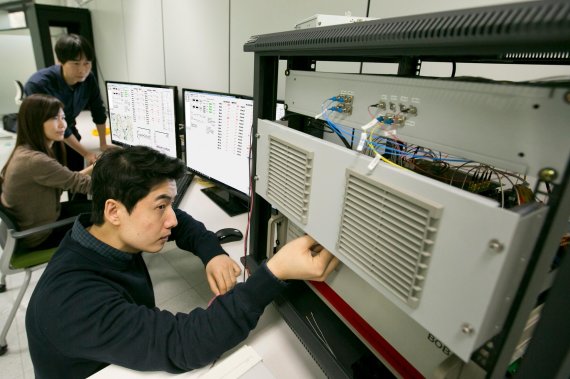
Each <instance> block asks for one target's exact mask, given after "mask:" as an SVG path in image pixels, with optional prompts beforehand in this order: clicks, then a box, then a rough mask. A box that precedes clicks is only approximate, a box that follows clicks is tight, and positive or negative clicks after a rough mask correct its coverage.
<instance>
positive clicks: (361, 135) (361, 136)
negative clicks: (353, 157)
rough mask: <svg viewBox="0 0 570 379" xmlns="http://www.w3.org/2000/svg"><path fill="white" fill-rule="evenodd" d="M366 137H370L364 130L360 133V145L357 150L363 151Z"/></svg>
mask: <svg viewBox="0 0 570 379" xmlns="http://www.w3.org/2000/svg"><path fill="white" fill-rule="evenodd" d="M366 138H368V134H367V133H364V132H363V133H361V134H360V141H358V146H357V147H356V151H362V149H363V148H364V142H366Z"/></svg>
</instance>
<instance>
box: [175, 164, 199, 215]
mask: <svg viewBox="0 0 570 379" xmlns="http://www.w3.org/2000/svg"><path fill="white" fill-rule="evenodd" d="M192 179H194V173H192V172H187V173H186V174H184V176H183V177H181V178H180V179H178V180H176V190H177V193H176V197H175V198H174V201H173V202H172V208H174V209H176V208H178V206H179V205H180V202H181V201H182V198H183V197H184V194H185V193H186V190H187V189H188V187H189V186H190V183H192Z"/></svg>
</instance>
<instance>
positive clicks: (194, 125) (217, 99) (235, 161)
mask: <svg viewBox="0 0 570 379" xmlns="http://www.w3.org/2000/svg"><path fill="white" fill-rule="evenodd" d="M182 93H183V97H184V119H185V130H186V132H185V138H184V141H185V153H186V165H187V167H188V169H190V170H191V171H193V172H195V173H196V174H198V175H200V176H202V177H204V178H206V179H209V180H211V181H212V182H213V183H214V184H215V186H214V187H212V188H208V189H206V190H204V193H205V194H206V195H207V196H208V197H210V199H212V200H213V201H214V202H215V203H216V204H218V205H219V206H220V207H221V208H222V209H224V210H225V211H226V212H227V213H228V214H230V215H235V214H240V213H244V212H247V210H248V207H249V206H248V195H249V150H250V137H251V127H252V123H253V100H252V99H251V98H247V97H245V96H237V95H231V94H226V93H217V92H205V91H198V90H190V89H183V92H182Z"/></svg>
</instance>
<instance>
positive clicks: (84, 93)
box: [24, 34, 107, 171]
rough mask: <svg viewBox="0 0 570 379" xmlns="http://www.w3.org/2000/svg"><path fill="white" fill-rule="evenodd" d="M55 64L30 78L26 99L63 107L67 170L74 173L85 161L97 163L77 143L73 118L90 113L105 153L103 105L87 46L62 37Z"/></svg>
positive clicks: (82, 41) (71, 36)
mask: <svg viewBox="0 0 570 379" xmlns="http://www.w3.org/2000/svg"><path fill="white" fill-rule="evenodd" d="M55 54H56V56H57V60H58V62H59V63H58V64H55V65H53V66H50V67H46V68H43V69H41V70H39V71H38V72H36V73H35V74H33V75H32V76H31V77H30V79H28V81H27V82H26V84H25V86H24V92H25V94H26V95H31V94H33V93H44V94H48V95H52V96H55V97H57V98H58V99H59V100H60V101H61V102H62V103H63V104H64V106H65V108H64V112H65V118H66V121H67V129H66V131H65V143H66V145H67V146H68V149H67V163H68V167H69V168H70V169H71V170H73V171H80V170H81V169H83V166H84V162H83V159H84V158H85V159H86V160H87V161H88V162H89V163H90V164H91V163H94V162H95V160H96V155H95V154H94V153H93V152H90V151H88V150H87V149H85V147H84V146H82V145H81V143H80V142H79V141H80V140H81V135H80V134H79V132H78V130H77V128H76V126H75V118H76V117H77V116H78V115H79V113H80V112H81V111H82V110H84V109H87V108H88V109H90V110H91V116H92V118H93V122H94V123H95V125H97V131H98V132H99V144H100V147H101V150H102V151H104V150H106V149H107V141H106V138H105V128H106V126H105V122H106V121H107V115H106V111H105V105H104V104H103V100H102V99H101V93H100V91H99V86H98V84H97V80H96V79H95V76H94V75H93V73H92V72H91V66H92V62H93V58H94V51H93V48H92V47H91V45H90V44H89V42H88V41H87V40H86V39H85V38H83V37H81V36H78V35H76V34H65V35H63V36H62V37H60V38H59V39H58V41H57V42H56V44H55ZM70 148H71V149H70Z"/></svg>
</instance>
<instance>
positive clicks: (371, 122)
mask: <svg viewBox="0 0 570 379" xmlns="http://www.w3.org/2000/svg"><path fill="white" fill-rule="evenodd" d="M377 123H378V120H377V119H375V118H373V119H372V120H370V122H369V123H368V124H366V125H363V126H362V127H361V129H362V130H364V131H367V130H368V129H370V128H371V127H373V126H374V125H376V124H377Z"/></svg>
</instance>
